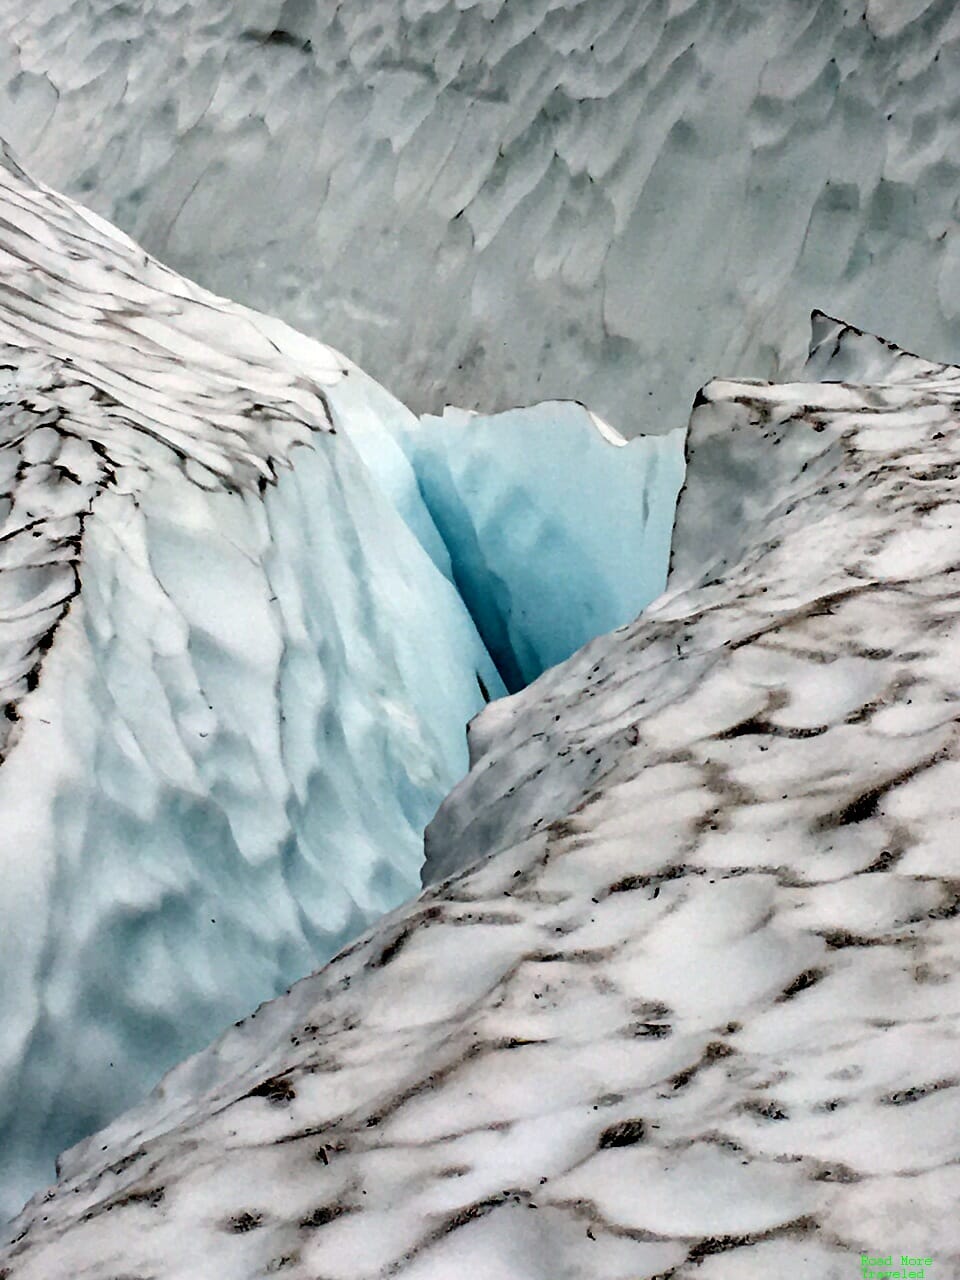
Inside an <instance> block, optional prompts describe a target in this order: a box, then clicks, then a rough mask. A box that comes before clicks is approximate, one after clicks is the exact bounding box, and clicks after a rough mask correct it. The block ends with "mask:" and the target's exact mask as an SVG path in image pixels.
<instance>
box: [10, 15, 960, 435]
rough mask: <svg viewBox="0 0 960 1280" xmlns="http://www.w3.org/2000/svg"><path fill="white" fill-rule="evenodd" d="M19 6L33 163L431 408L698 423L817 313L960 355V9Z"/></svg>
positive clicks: (18, 51) (183, 263)
mask: <svg viewBox="0 0 960 1280" xmlns="http://www.w3.org/2000/svg"><path fill="white" fill-rule="evenodd" d="M2 9H3V11H2V13H0V119H2V120H3V125H4V132H5V135H6V136H7V138H8V140H9V141H10V142H11V143H12V144H13V145H14V146H15V147H16V148H17V150H18V152H19V153H20V154H22V155H24V156H29V157H30V164H31V169H32V171H34V172H36V173H37V175H38V176H39V177H41V178H43V179H44V180H45V181H47V182H49V183H51V184H52V185H54V186H56V187H58V188H61V189H64V190H66V191H67V192H68V193H69V194H70V195H72V196H74V197H77V198H79V199H82V200H84V201H86V202H92V203H93V205H94V207H95V208H96V209H97V211H98V212H99V213H100V214H102V215H103V216H105V217H108V218H109V219H110V220H111V221H112V222H115V223H116V224H117V225H119V226H121V227H122V228H123V229H124V230H125V231H127V232H128V233H130V234H131V235H133V236H135V237H136V239H137V240H138V241H140V242H141V243H143V244H144V245H145V246H146V247H147V248H148V249H149V250H150V251H151V252H153V253H156V254H158V255H159V256H161V257H162V258H163V259H164V261H166V262H169V263H171V265H173V266H175V267H176V268H177V269H178V270H181V271H184V272H185V273H186V274H188V275H190V276H191V277H193V278H194V279H197V280H199V281H201V282H202V283H203V284H205V285H207V286H208V287H209V288H212V289H215V290H217V291H218V292H221V293H224V294H226V295H227V296H229V297H234V298H239V299H241V300H243V301H245V302H247V303H249V304H250V305H252V306H257V307H260V308H261V309H263V310H265V311H268V312H270V313H272V314H277V315H280V316H282V317H283V318H284V319H286V320H287V321H289V322H290V323H292V324H294V325H296V327H297V328H298V329H302V330H303V331H305V332H307V333H311V334H315V335H319V336H321V337H322V336H324V335H335V336H336V341H337V343H338V345H340V346H341V347H342V348H343V349H344V350H347V351H349V352H350V353H351V354H352V355H353V357H354V359H356V360H357V361H358V362H359V363H360V364H362V365H363V367H364V368H366V369H368V370H369V371H370V372H371V373H372V374H374V375H375V376H376V377H378V378H379V379H380V380H381V381H382V382H384V383H385V384H386V385H388V386H390V387H391V389H392V390H393V391H394V392H395V394H397V395H398V396H400V398H401V399H403V400H404V401H405V402H407V403H409V404H411V405H413V406H414V407H415V408H416V409H417V410H418V411H419V410H429V411H431V412H439V411H440V410H441V409H442V406H443V405H444V404H445V403H454V404H462V405H467V406H471V407H476V408H480V409H482V410H483V411H484V412H490V411H492V410H494V409H504V408H508V407H510V406H512V405H517V404H530V403H532V402H534V401H537V400H543V399H548V398H562V397H576V398H579V399H582V400H584V401H586V402H587V403H588V404H590V405H591V407H593V408H595V409H596V410H597V411H598V412H599V413H601V414H602V415H603V416H604V417H605V418H607V419H608V420H609V421H610V422H612V423H613V424H614V425H615V426H617V427H618V428H620V429H621V430H622V431H623V432H624V433H625V434H627V435H634V434H636V433H637V432H638V431H640V430H661V429H663V428H664V427H678V426H683V425H684V422H685V417H686V410H687V407H688V406H689V404H690V403H691V402H692V400H693V397H694V394H695V392H696V390H697V388H698V387H699V386H700V385H701V384H702V383H703V382H705V381H706V380H707V378H709V377H711V376H713V375H714V374H715V373H716V372H717V371H718V370H720V371H732V372H735V373H738V374H746V375H750V376H755V377H777V376H781V374H782V373H783V371H784V370H786V371H787V372H789V373H790V375H791V376H792V374H793V371H794V370H795V369H796V368H798V367H799V365H800V363H801V361H802V359H803V352H804V347H805V344H806V339H807V328H806V326H807V319H808V316H809V312H810V309H811V307H814V306H821V307H824V308H826V309H827V310H830V311H831V312H832V313H833V314H836V315H843V316H845V317H847V318H848V319H850V320H853V321H854V322H855V323H857V324H859V325H861V326H862V327H866V328H868V329H870V330H872V331H873V332H877V333H885V334H889V335H890V336H891V337H893V338H897V339H898V340H899V341H901V342H903V343H906V344H908V345H910V346H912V347H913V349H915V350H923V351H927V352H929V353H930V354H932V355H933V356H934V357H936V358H938V359H952V358H953V357H954V353H955V352H956V351H957V349H958V348H960V288H958V281H960V225H958V223H957V220H956V218H955V210H954V202H955V199H956V185H957V184H956V167H957V157H956V147H955V134H956V123H955V122H956V114H957V109H958V94H960V8H958V6H957V5H955V4H951V3H950V2H949V0H803V3H800V2H799V0H354V2H353V3H341V4H336V3H332V0H190V2H189V3H187V2H186V0H150V2H149V3H137V4H132V3H131V4H118V3H115V0H29V3H12V2H11V3H8V4H5V5H4V6H3V7H2ZM280 201H282V208H283V214H282V217H279V218H278V216H277V215H278V203H279V202H280Z"/></svg>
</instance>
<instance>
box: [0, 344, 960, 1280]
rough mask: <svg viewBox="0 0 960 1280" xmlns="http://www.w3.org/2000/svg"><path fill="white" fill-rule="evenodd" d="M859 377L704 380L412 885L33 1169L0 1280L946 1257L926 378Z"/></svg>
mask: <svg viewBox="0 0 960 1280" xmlns="http://www.w3.org/2000/svg"><path fill="white" fill-rule="evenodd" d="M818 327H819V329H820V331H821V332H820V337H821V338H822V337H824V336H825V334H826V335H827V341H828V344H830V345H829V347H824V346H823V344H822V343H821V344H820V346H819V348H818V350H817V351H815V353H814V356H813V360H814V362H815V363H816V364H817V374H816V376H817V377H829V376H830V375H831V374H832V373H833V372H834V371H835V370H839V369H845V370H848V369H849V368H851V367H853V366H854V365H856V363H857V362H858V361H860V360H862V359H864V358H867V359H873V358H874V357H877V356H878V355H879V354H880V345H881V344H879V343H872V342H871V340H869V339H862V338H861V336H860V335H858V334H857V333H856V331H853V330H850V329H844V328H843V327H842V326H839V325H836V324H834V325H833V326H832V329H831V324H830V322H823V321H818ZM834 347H835V350H833V349H832V348H834ZM887 351H888V352H889V348H887ZM889 355H890V359H889V360H888V368H889V369H891V374H890V377H889V379H888V380H885V381H881V382H876V383H872V384H864V385H853V384H851V383H849V382H844V383H841V382H832V381H823V382H819V381H809V382H806V383H801V384H795V385H784V386H771V385H765V384H760V383H756V382H731V381H723V382H714V383H711V384H710V385H709V386H708V387H706V388H705V389H704V391H703V393H702V395H701V397H700V399H699V402H698V404H697V407H696V408H695V410H694V412H693V416H692V419H691V424H690V434H689V446H688V463H689V465H688V470H687V476H686V484H685V488H684V490H683V492H682V494H681V498H680V504H679V513H678V540H679V541H678V550H677V555H676V559H675V564H674V569H673V574H672V582H671V583H670V584H668V592H667V594H666V595H665V596H664V597H662V598H661V599H660V600H659V601H658V602H656V603H655V604H654V605H653V606H652V608H651V610H650V612H649V613H648V615H647V616H645V617H644V618H641V619H639V620H637V621H636V622H634V623H632V624H630V625H629V626H626V627H623V628H621V629H620V630H619V631H617V632H616V633H614V634H612V635H609V636H606V637H603V638H601V639H598V640H595V641H594V642H593V643H592V644H590V645H588V646H587V647H586V648H585V649H583V650H581V651H580V652H579V653H578V654H576V655H575V656H574V657H573V658H571V659H570V660H569V661H568V662H566V663H565V664H563V665H562V666H560V667H557V668H555V669H553V670H551V671H549V672H547V673H546V674H545V675H544V676H542V677H541V678H540V679H539V680H538V681H537V682H536V683H535V684H534V685H532V686H531V687H530V688H528V689H526V690H524V691H523V692H521V693H519V694H516V695H514V696H513V697H511V698H507V699H503V700H501V701H500V702H498V703H495V704H492V705H491V706H490V707H489V708H488V709H487V710H486V711H485V712H484V713H483V714H482V715H481V716H480V717H479V719H478V720H477V721H476V722H475V724H474V730H473V733H472V739H473V742H472V750H473V755H474V765H473V768H472V770H471V773H470V775H469V777H468V778H467V779H466V780H465V781H464V782H463V783H462V784H461V785H460V786H459V787H458V788H457V789H456V790H455V791H454V793H453V795H452V796H451V798H450V799H449V800H448V801H447V802H446V803H445V805H444V806H443V808H442V810H441V813H440V815H439V817H438V818H437V820H436V821H435V822H434V824H433V827H432V841H431V844H432V848H431V873H432V875H433V876H434V877H441V876H448V877H449V878H447V879H444V880H441V881H439V882H438V883H436V884H434V885H433V886H432V887H431V888H428V889H427V890H426V891H425V892H424V893H423V894H422V895H421V897H420V898H419V900H417V901H416V902H414V903H411V904H409V905H408V906H405V907H403V908H402V909H400V910H397V911H395V912H394V913H393V914H391V915H390V916H388V917H387V918H386V919H384V920H383V921H381V922H380V923H379V924H378V925H377V926H376V927H375V928H374V929H372V930H371V931H370V932H369V933H368V934H367V935H366V936H365V937H364V938H363V939H361V940H360V941H359V942H358V943H356V944H355V945H354V946H352V947H351V948H349V949H348V950H347V951H345V952H344V953H342V954H341V955H340V956H339V957H338V958H337V959H336V960H334V961H333V962H332V963H331V964H329V965H328V966H327V967H326V968H325V969H324V970H322V971H321V972H320V973H318V974H317V975H315V976H314V977H312V978H309V979H307V980H305V981H304V982H302V983H300V984H298V985H297V986H296V987H295V988H294V989H293V991H292V992H291V993H290V994H289V995H287V996H285V997H283V998H281V999H278V1000H275V1001H273V1002H272V1003H270V1004H268V1005H265V1006H264V1007H262V1008H261V1009H259V1010H258V1011H257V1013H256V1014H255V1015H254V1016H252V1017H251V1018H249V1019H248V1020H247V1021H246V1022H245V1023H243V1024H242V1025H240V1026H238V1027H236V1028H235V1029H234V1030H232V1031H230V1032H228V1033H227V1035H225V1036H224V1037H222V1038H221V1039H220V1040H219V1041H217V1042H216V1043H215V1044H214V1045H213V1046H212V1047H211V1048H210V1049H208V1050H207V1051H205V1052H204V1053H202V1054H199V1055H198V1056H196V1057H195V1058H193V1059H192V1060H190V1061H188V1062H186V1063H184V1064H183V1065H181V1066H180V1067H178V1068H177V1069H176V1070H175V1071H174V1072H173V1073H171V1074H170V1075H169V1076H168V1077H167V1078H166V1080H165V1081H164V1083H163V1085H162V1087H161V1088H160V1089H159V1090H158V1091H157V1092H156V1093H155V1094H154V1096H153V1097H152V1098H151V1099H150V1100H149V1101H148V1102H147V1103H146V1104H145V1105H144V1106H142V1107H140V1108H139V1109H137V1110H136V1111H133V1112H130V1113H128V1114H127V1115H125V1116H124V1117H122V1118H121V1119H120V1120H118V1121H117V1122H116V1123H115V1124H113V1125H112V1126H111V1127H110V1128H108V1129H106V1130H105V1131H104V1132H102V1133H100V1134H98V1135H96V1136H95V1137H93V1138H91V1139H89V1140H88V1141H86V1142H85V1143H83V1144H81V1145H80V1146H78V1147H77V1148H75V1149H74V1150H73V1151H72V1152H70V1153H68V1154H67V1156H66V1157H65V1158H64V1161H63V1167H62V1177H61V1181H60V1183H59V1184H58V1186H57V1187H56V1188H54V1189H53V1190H51V1192H49V1193H48V1194H47V1195H46V1196H44V1197H38V1198H37V1199H36V1201H35V1202H34V1203H33V1204H32V1205H31V1206H30V1207H29V1208H28V1210H27V1211H26V1212H25V1213H24V1215H23V1217H22V1218H21V1219H19V1221H18V1222H17V1223H16V1224H15V1227H14V1232H13V1234H14V1236H15V1239H14V1241H13V1243H12V1244H11V1246H10V1247H9V1248H8V1249H7V1251H6V1252H5V1253H4V1254H3V1255H2V1258H0V1266H2V1267H4V1268H5V1269H6V1280H54V1278H57V1277H61V1276H63V1277H64V1278H66V1277H67V1276H69V1277H70V1280H108V1277H109V1278H111V1280H112V1277H114V1276H116V1275H117V1274H118V1273H119V1272H121V1271H122V1273H123V1274H124V1275H130V1276H134V1275H137V1276H140V1275H149V1276H151V1277H154V1280H173V1278H174V1277H176V1278H177V1280H188V1278H189V1280H194V1278H196V1277H200V1276H203V1278H204V1280H254V1277H256V1278H257V1280H262V1278H263V1277H266V1276H270V1275H274V1274H279V1275H289V1276H290V1277H293V1278H295V1280H307V1278H308V1277H313V1276H316V1275H319V1274H322V1275H324V1276H325V1277H331V1280H361V1277H362V1278H363V1280H367V1278H369V1277H374V1276H387V1275H391V1276H403V1277H405V1278H409V1280H448V1277H450V1276H451V1275H467V1274H469V1275H471V1276H477V1277H479V1276H483V1277H497V1278H498V1280H499V1277H502V1276H508V1275H509V1276H518V1277H519V1276H523V1277H525V1278H529V1280H540V1278H542V1280H555V1277H557V1276H560V1275H562V1276H564V1277H565V1278H566V1280H595V1278H596V1277H598V1276H603V1277H605V1280H640V1278H641V1277H647V1278H648V1280H652V1278H653V1277H661V1278H662V1277H671V1280H726V1278H727V1277H730V1276H733V1275H735V1276H737V1277H741V1276H745V1277H753V1276H757V1277H760V1276H767V1275H774V1274H788V1273H790V1272H791V1271H796V1270H798V1269H804V1268H805V1269H809V1268H810V1267H811V1266H814V1267H815V1268H816V1270H817V1271H818V1273H819V1274H822V1275H824V1276H836V1277H840V1276H842V1275H846V1274H847V1273H848V1271H849V1268H850V1267H851V1265H853V1266H855V1265H856V1261H857V1258H856V1255H857V1253H858V1252H859V1251H861V1250H863V1251H870V1252H876V1251H877V1250H878V1248H882V1249H883V1250H885V1251H886V1252H891V1251H895V1250H898V1249H914V1248H915V1250H916V1251H917V1252H922V1253H924V1254H926V1255H932V1256H933V1257H934V1258H935V1259H936V1264H937V1266H938V1267H939V1268H940V1270H941V1271H942V1272H943V1273H944V1274H952V1273H953V1272H955V1271H957V1269H958V1267H960V1226H958V1221H957V1218H956V1215H955V1214H954V1213H953V1212H952V1208H953V1206H954V1205H955V1203H956V1198H957V1195H958V1193H960V1181H958V1173H957V1169H958V1157H960V1145H958V1134H960V1083H958V1073H957V1054H956V1043H957V1029H958V1025H960V1023H958V1019H960V977H958V975H960V947H958V940H957V928H956V919H957V912H958V902H960V898H958V892H957V883H958V881H960V862H958V854H957V842H956V839H955V828H956V823H957V820H958V814H957V812H956V807H955V806H956V803H957V801H956V796H957V792H958V784H960V779H958V759H957V757H958V742H957V727H956V713H955V711H954V706H955V699H954V690H955V685H956V670H957V662H958V655H960V624H958V618H960V613H958V610H957V607H956V605H957V589H956V582H955V577H956V564H957V558H958V538H960V533H958V528H960V526H958V508H957V500H956V494H955V488H956V480H955V476H956V474H957V469H958V466H960V443H958V440H960V437H958V433H957V430H956V407H955V406H956V403H957V398H958V392H960V369H956V368H947V367H942V366H941V367H935V366H931V365H929V364H924V366H923V367H922V368H918V367H917V366H916V365H913V364H912V363H911V361H910V359H909V358H906V357H904V358H902V359H901V358H900V357H899V356H898V355H897V354H896V353H894V352H889ZM911 371H912V372H911ZM724 459H726V462H725V470H724V469H723V466H721V464H723V463H724ZM715 464H716V465H715ZM748 466H750V467H752V468H753V469H752V471H750V473H749V474H750V475H751V476H752V477H753V479H754V480H755V481H756V486H755V488H754V489H753V490H752V491H751V492H749V493H739V492H738V494H737V495H736V502H733V501H732V500H731V499H730V497H729V495H725V490H726V489H728V488H729V487H730V484H731V482H732V481H739V478H740V477H741V474H742V473H743V471H744V468H746V467H748ZM767 476H770V477H772V479H770V480H769V482H768V481H767V479H766V477H767ZM704 504H711V509H714V510H717V511H721V512H724V513H730V519H731V522H732V523H733V524H735V527H733V528H731V529H723V530H718V531H716V533H717V538H716V539H715V540H713V541H711V543H710V545H709V548H708V550H709V556H704V559H703V562H702V563H701V564H700V565H699V566H698V565H697V564H696V563H695V560H696V558H697V556H699V555H700V554H701V553H702V552H703V549H704V546H705V537H706V529H705V526H704V522H703V519H702V515H701V513H702V510H703V508H704ZM721 535H722V536H721ZM714 543H715V545H714ZM710 557H712V559H710ZM708 560H709V563H708ZM467 864H469V866H468V865H467Z"/></svg>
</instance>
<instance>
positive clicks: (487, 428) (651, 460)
mask: <svg viewBox="0 0 960 1280" xmlns="http://www.w3.org/2000/svg"><path fill="white" fill-rule="evenodd" d="M683 437H684V433H683V431H673V432H671V433H669V434H668V435H667V436H661V437H657V436H646V437H643V438H642V439H637V440H633V441H630V442H628V441H626V440H625V439H624V438H623V437H622V436H621V435H620V434H619V433H618V432H616V431H615V430H614V429H613V428H611V427H609V426H608V425H607V424H606V423H604V422H602V421H601V420H600V419H598V418H597V417H596V416H595V415H594V414H591V413H590V412H589V411H588V410H587V409H585V408H584V407H583V406H582V405H579V404H575V403H572V402H568V403H565V404H560V403H552V404H541V405H534V406H533V407H531V408H528V409H515V410H513V411H512V412H509V413H501V414H497V415H495V416H493V417H483V416H480V415H476V414H471V413H467V412H464V411H462V410H456V409H450V408H448V409H447V410H446V411H445V412H444V415H443V417H442V418H434V417H429V416H425V417H424V418H422V419H421V424H420V430H419V431H418V432H417V433H416V434H415V435H414V436H413V437H411V439H412V442H413V443H412V458H413V463H414V467H415V469H416V473H417V477H418V480H419V483H420V492H421V493H422V495H423V498H424V500H425V502H426V505H427V507H428V509H429V511H430V514H431V515H432V517H433V519H434V522H435V523H436V525H437V528H438V529H439V530H440V533H441V534H442V536H443V539H444V542H445V543H446V545H447V548H448V550H449V551H450V553H451V556H452V569H453V576H454V580H455V582H456V584H457V587H458V589H459V591H460V594H461V596H462V597H463V599H464V601H465V602H466V604H467V607H468V608H469V610H470V613H471V615H472V617H473V620H474V622H475V623H476V624H477V628H478V629H479V632H480V635H481V637H482V638H483V640H484V642H485V644H486V646H487V649H488V651H489V653H490V654H491V656H492V657H493V660H494V661H495V662H496V664H497V667H498V669H499V671H500V674H501V676H502V677H503V680H504V683H505V684H506V686H507V688H508V689H510V690H511V691H516V690H517V689H522V688H523V687H524V686H525V685H527V684H529V683H530V682H531V681H532V680H535V679H536V677H537V676H539V675H540V674H542V672H543V671H545V670H546V669H547V668H548V667H552V666H554V665H555V664H556V663H558V662H563V661H564V659H566V658H569V657H570V655H571V654H572V653H574V652H575V651H576V650H577V649H579V648H580V647H581V645H584V644H586V643H587V641H588V640H592V639H593V638H594V636H598V635H602V634H603V633H604V632H606V631H612V630H613V629H614V628H615V627H619V626H621V625H623V624H624V623H626V622H631V621H632V620H633V619H634V618H635V617H636V616H637V614H638V613H640V611H641V610H642V609H643V608H644V607H645V606H646V605H647V604H649V602H650V601H651V600H652V599H653V598H654V597H655V596H658V595H659V594H660V592H661V591H662V590H663V587H664V584H665V583H666V577H667V562H668V559H669V554H670V534H671V530H672V528H673V515H674V508H675V506H676V499H677V493H678V491H679V489H680V485H681V483H682V480H683Z"/></svg>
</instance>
